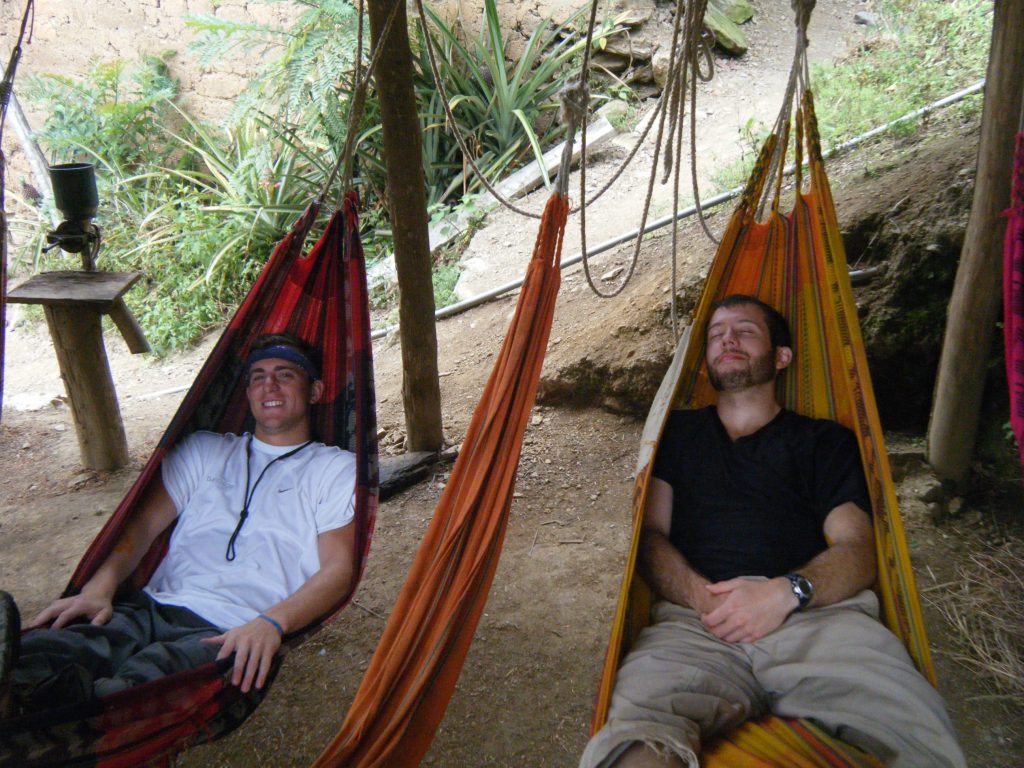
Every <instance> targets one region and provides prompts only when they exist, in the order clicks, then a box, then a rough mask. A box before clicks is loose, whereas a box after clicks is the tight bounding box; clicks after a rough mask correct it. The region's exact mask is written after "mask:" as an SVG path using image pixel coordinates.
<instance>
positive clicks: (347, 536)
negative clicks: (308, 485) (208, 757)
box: [204, 524, 356, 693]
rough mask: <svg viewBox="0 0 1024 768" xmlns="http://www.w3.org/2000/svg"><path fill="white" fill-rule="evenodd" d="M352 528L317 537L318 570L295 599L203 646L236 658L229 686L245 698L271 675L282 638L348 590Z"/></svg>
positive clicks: (220, 656) (352, 570)
mask: <svg viewBox="0 0 1024 768" xmlns="http://www.w3.org/2000/svg"><path fill="white" fill-rule="evenodd" d="M355 528H356V526H355V525H354V524H349V525H346V526H345V527H344V528H336V529H335V530H333V531H327V532H326V533H321V534H320V535H319V536H318V537H317V550H318V553H319V556H320V570H318V571H317V572H316V573H314V574H313V575H312V576H311V577H310V578H309V580H308V581H307V582H306V583H305V584H303V585H302V586H301V587H299V589H298V590H296V591H295V593H294V594H292V595H291V596H289V597H287V598H285V599H284V600H282V601H281V602H279V603H277V604H276V605H273V606H271V607H270V608H268V609H267V610H266V611H264V612H263V613H264V615H265V616H267V617H269V618H270V619H273V620H274V622H277V625H279V626H280V627H281V631H280V632H279V631H278V629H277V627H276V626H275V625H274V624H273V623H271V622H270V621H267V619H264V618H256V619H253V620H252V621H250V622H248V623H247V624H243V625H242V626H240V627H235V628H234V629H232V630H229V631H228V632H225V633H224V634H222V635H218V636H217V637H213V638H210V639H209V640H206V641H204V642H209V643H213V644H216V645H220V646H221V649H220V652H219V653H218V654H217V658H218V659H224V658H227V657H228V656H230V655H231V654H232V653H233V654H235V665H234V669H233V671H232V673H231V682H232V683H234V684H235V685H239V686H241V688H242V691H243V693H244V692H248V691H249V689H250V688H251V687H252V686H253V684H255V686H256V687H257V688H262V687H263V684H264V683H265V682H266V680H267V675H268V674H269V673H270V668H271V664H272V663H273V660H274V654H276V653H277V649H278V648H280V647H281V637H282V633H283V634H288V633H290V632H295V631H297V630H300V629H302V628H303V627H305V626H306V625H307V624H309V623H311V622H312V621H315V620H316V619H318V618H319V617H321V616H323V615H324V614H325V613H326V612H327V611H328V610H330V608H331V607H332V606H333V605H334V604H335V603H337V602H338V600H339V599H340V598H341V596H342V595H344V594H345V593H347V592H348V591H349V589H351V586H352V579H353V576H354V574H355V543H356V533H355Z"/></svg>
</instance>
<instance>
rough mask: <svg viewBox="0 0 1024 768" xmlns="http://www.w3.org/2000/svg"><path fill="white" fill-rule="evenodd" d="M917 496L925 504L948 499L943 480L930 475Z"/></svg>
mask: <svg viewBox="0 0 1024 768" xmlns="http://www.w3.org/2000/svg"><path fill="white" fill-rule="evenodd" d="M917 496H918V498H919V499H921V501H923V502H924V503H925V504H931V503H933V502H937V501H942V502H944V501H945V500H946V489H945V488H943V486H942V481H941V480H939V479H938V478H937V477H930V478H928V479H927V480H925V482H924V486H923V487H922V488H921V489H920V490H919V491H918V492H917Z"/></svg>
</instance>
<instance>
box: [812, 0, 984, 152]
mask: <svg viewBox="0 0 1024 768" xmlns="http://www.w3.org/2000/svg"><path fill="white" fill-rule="evenodd" d="M878 10H879V15H880V18H881V20H882V25H881V26H880V27H878V28H877V31H875V32H873V33H872V34H870V35H869V36H868V37H867V38H866V39H865V40H864V42H863V43H862V44H861V45H860V47H859V48H858V49H857V50H855V51H854V52H853V53H851V54H850V55H848V56H847V57H846V58H845V59H843V60H840V61H837V62H834V63H831V64H818V65H815V66H814V71H813V73H812V77H811V82H812V84H813V87H814V91H815V103H816V105H817V111H818V118H819V127H820V128H821V132H822V140H823V143H824V144H825V145H826V146H827V145H830V144H835V143H838V142H840V141H842V140H844V139H848V138H851V137H853V136H857V135H859V134H861V133H864V132H866V131H868V130H870V129H871V128H874V127H875V126H877V125H882V124H884V123H887V122H889V121H890V120H893V119H895V118H897V117H899V116H901V115H904V114H906V113H907V112H911V111H913V110H914V109H917V108H919V107H922V106H924V105H926V104H928V103H930V102H932V101H935V100H936V99H939V98H941V97H943V96H947V95H949V94H950V93H953V92H954V91H957V90H959V89H961V88H964V87H966V86H967V85H970V84H971V83H972V82H974V81H975V80H977V79H978V78H981V77H984V75H985V67H986V63H987V61H988V48H989V36H990V34H991V30H992V1H991V0H883V2H881V3H880V5H879V8H878ZM979 103H980V102H979ZM912 128H913V126H912V125H911V126H910V129H912Z"/></svg>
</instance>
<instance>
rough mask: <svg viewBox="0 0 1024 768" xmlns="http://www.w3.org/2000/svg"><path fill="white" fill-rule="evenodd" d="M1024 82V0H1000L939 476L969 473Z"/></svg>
mask: <svg viewBox="0 0 1024 768" xmlns="http://www.w3.org/2000/svg"><path fill="white" fill-rule="evenodd" d="M1021 83H1024V0H996V3H995V14H994V19H993V24H992V50H991V53H990V54H989V62H988V74H987V78H986V81H985V106H984V110H983V112H982V118H981V144H980V146H979V149H978V173H977V178H976V181H975V187H974V201H973V202H972V205H971V215H970V219H969V220H968V223H967V232H966V233H965V235H964V246H963V250H962V251H961V253H960V265H959V267H958V268H957V273H956V282H955V283H954V286H953V295H952V297H951V298H950V301H949V312H948V316H947V319H946V334H945V340H944V342H943V346H942V358H941V361H940V363H939V375H938V380H937V382H936V385H935V404H934V406H933V408H932V416H931V422H930V424H929V429H928V460H929V461H930V462H931V464H932V465H933V466H934V467H935V471H936V472H937V473H938V474H939V476H940V477H943V478H946V479H949V480H952V481H954V482H957V483H960V482H962V481H963V480H964V479H965V478H966V477H967V472H968V468H969V463H970V459H971V453H972V451H973V449H974V442H975V439H976V437H977V433H978V422H979V419H980V414H981V400H982V395H983V392H984V386H985V368H986V364H987V362H988V356H989V351H990V350H991V348H992V334H993V332H994V330H995V323H996V318H997V316H998V313H999V302H1000V297H1001V293H1000V278H1001V276H1002V258H1001V254H1002V242H1003V233H1004V228H1005V226H1006V225H1005V219H1003V217H1002V213H1003V211H1004V210H1006V207H1007V206H1008V205H1009V202H1010V177H1011V169H1012V165H1013V142H1014V137H1015V134H1016V131H1017V119H1018V116H1019V115H1020V110H1021Z"/></svg>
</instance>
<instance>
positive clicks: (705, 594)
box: [639, 477, 720, 613]
mask: <svg viewBox="0 0 1024 768" xmlns="http://www.w3.org/2000/svg"><path fill="white" fill-rule="evenodd" d="M671 530H672V486H671V485H669V484H668V483H666V482H665V481H664V480H659V479H658V478H656V477H654V478H651V485H650V488H649V489H648V491H647V503H646V505H645V507H644V520H643V525H642V527H641V529H640V551H639V567H640V573H641V575H642V576H643V577H644V579H645V580H646V581H647V583H648V584H649V585H650V587H651V589H653V590H654V591H655V592H656V593H657V594H658V595H659V596H661V597H662V598H664V599H665V600H668V601H670V602H673V603H675V604H676V605H685V606H688V607H690V608H693V609H694V610H696V611H699V612H701V613H706V612H708V611H711V610H712V609H713V608H714V606H715V605H716V604H717V603H718V602H720V600H718V599H717V598H716V597H715V596H714V595H712V594H711V593H710V592H709V591H708V590H707V588H706V585H707V584H709V583H710V582H709V581H708V580H707V579H706V578H705V577H704V576H702V575H701V574H700V573H698V572H697V571H696V570H694V568H693V567H692V566H691V565H690V564H689V563H688V562H687V560H686V558H685V557H684V556H683V555H682V553H681V552H680V551H679V550H678V549H676V548H675V546H674V545H673V544H672V542H671V541H669V538H668V537H669V532H670V531H671Z"/></svg>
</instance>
